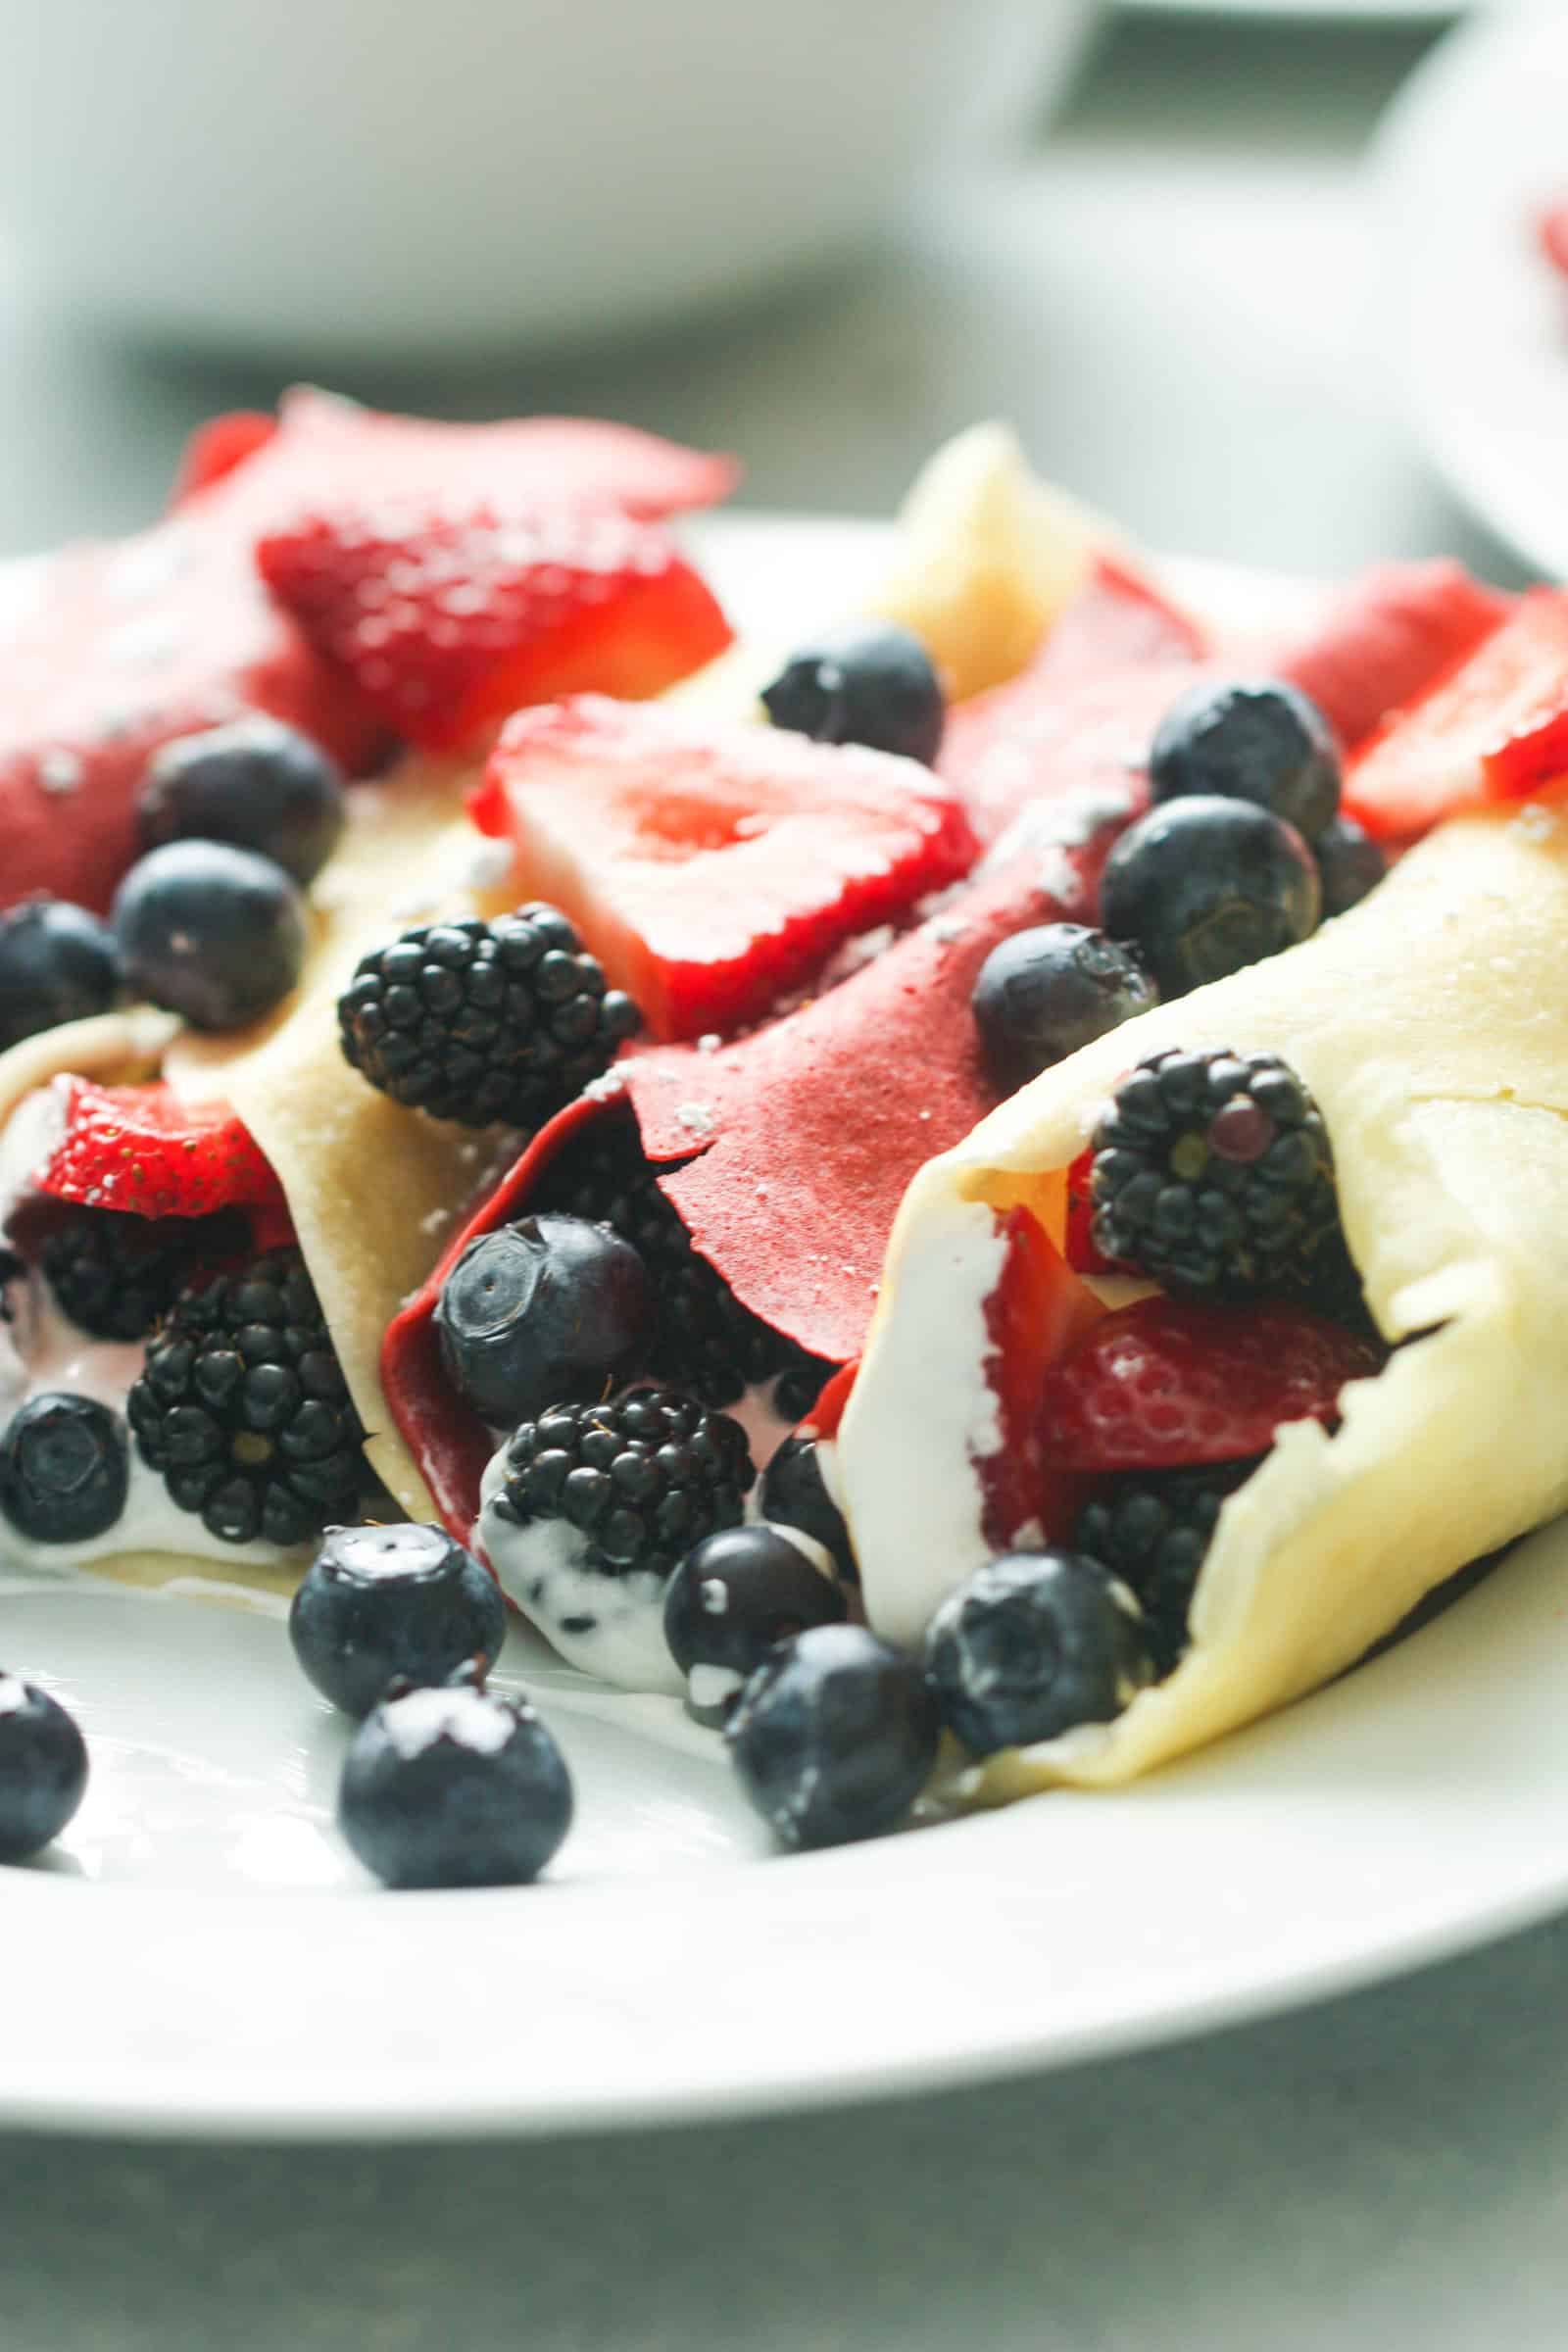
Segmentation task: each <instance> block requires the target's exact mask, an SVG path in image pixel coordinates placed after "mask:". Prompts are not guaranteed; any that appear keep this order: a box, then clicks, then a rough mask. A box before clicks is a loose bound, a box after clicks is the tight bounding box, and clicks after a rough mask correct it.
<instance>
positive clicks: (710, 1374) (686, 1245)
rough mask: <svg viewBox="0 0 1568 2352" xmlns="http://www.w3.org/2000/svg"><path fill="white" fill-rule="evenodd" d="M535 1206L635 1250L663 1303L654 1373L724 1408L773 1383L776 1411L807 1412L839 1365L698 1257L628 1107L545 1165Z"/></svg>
mask: <svg viewBox="0 0 1568 2352" xmlns="http://www.w3.org/2000/svg"><path fill="white" fill-rule="evenodd" d="M529 1206H530V1208H532V1209H535V1210H541V1211H542V1210H545V1209H555V1210H561V1211H564V1213H566V1214H568V1215H571V1216H577V1217H587V1218H590V1219H592V1220H594V1221H596V1222H599V1223H602V1224H606V1225H609V1226H611V1227H612V1228H613V1230H614V1231H615V1232H616V1233H618V1234H619V1235H620V1236H621V1238H622V1240H624V1241H628V1242H630V1243H631V1245H632V1247H633V1248H634V1249H635V1250H637V1251H638V1253H639V1255H640V1256H641V1258H642V1261H643V1264H644V1265H645V1266H646V1267H647V1269H648V1272H649V1276H650V1278H651V1279H652V1282H653V1286H654V1296H655V1298H656V1299H657V1301H658V1305H659V1321H658V1327H657V1330H656V1332H655V1334H654V1339H653V1342H652V1345H651V1347H650V1348H649V1351H648V1370H649V1371H650V1373H652V1374H653V1376H654V1377H655V1378H656V1379H658V1380H664V1381H669V1382H670V1383H672V1384H673V1385H674V1386H675V1387H677V1388H682V1389H689V1390H691V1392H692V1394H693V1395H694V1396H696V1397H701V1398H702V1400H703V1402H704V1403H705V1404H709V1405H719V1406H722V1405H728V1404H734V1403H736V1402H738V1401H739V1399H740V1398H741V1397H743V1396H744V1395H745V1393H746V1391H747V1390H748V1389H749V1388H753V1387H756V1386H758V1385H759V1384H760V1383H761V1382H763V1381H769V1380H773V1381H776V1382H777V1387H776V1388H775V1390H774V1393H773V1403H774V1406H775V1409H776V1410H777V1412H778V1414H779V1417H780V1418H781V1419H782V1420H785V1421H790V1422H796V1421H803V1420H804V1419H805V1418H806V1416H807V1414H808V1413H809V1411H810V1409H811V1407H812V1405H813V1404H814V1403H815V1402H816V1399H817V1397H819V1396H820V1394H821V1392H822V1387H823V1384H824V1382H825V1381H826V1380H827V1377H828V1375H829V1373H830V1372H831V1371H832V1369H833V1366H832V1365H831V1364H828V1363H825V1362H824V1361H823V1360H822V1359H821V1357H819V1356H814V1355H809V1354H808V1353H807V1351H806V1349H805V1348H798V1347H797V1346H796V1345H795V1343H794V1341H792V1340H787V1339H785V1338H784V1337H783V1335H782V1334H781V1333H779V1332H776V1331H774V1330H773V1329H772V1328H771V1326H770V1325H768V1324H766V1323H764V1322H763V1321H762V1320H761V1318H760V1316H758V1315H754V1314H753V1313H751V1311H750V1310H749V1308H747V1307H744V1306H742V1304H741V1302H740V1300H739V1299H737V1298H736V1297H735V1294H734V1292H733V1291H732V1290H731V1289H730V1288H729V1285H728V1284H727V1283H726V1282H725V1281H724V1279H723V1276H722V1275H720V1274H719V1273H717V1272H716V1271H715V1269H714V1268H713V1267H712V1266H711V1265H710V1264H709V1262H708V1260H707V1259H706V1258H705V1257H701V1256H699V1254H698V1252H697V1251H696V1250H694V1249H693V1247H692V1239H691V1236H690V1234H689V1233H688V1232H687V1230H686V1228H685V1226H684V1225H683V1224H682V1223H681V1221H680V1218H679V1216H678V1215H677V1213H676V1211H675V1209H674V1208H673V1207H672V1206H671V1204H670V1202H669V1201H666V1199H665V1198H664V1195H663V1194H662V1192H661V1191H660V1189H659V1182H658V1179H657V1177H656V1176H655V1174H654V1171H653V1169H652V1167H651V1166H650V1165H649V1163H648V1161H647V1160H646V1159H645V1158H644V1157H643V1153H642V1147H641V1144H640V1143H639V1141H638V1135H637V1121H636V1119H635V1117H634V1116H633V1114H632V1112H631V1111H630V1110H629V1109H628V1108H625V1107H624V1106H622V1107H621V1108H620V1109H618V1110H614V1111H612V1112H610V1113H608V1114H607V1115H606V1116H605V1117H604V1118H601V1119H596V1120H595V1121H594V1122H593V1124H592V1126H591V1127H590V1128H589V1129H588V1130H587V1131H586V1132H585V1133H584V1134H583V1135H582V1136H581V1137H580V1138H579V1139H577V1140H575V1141H573V1142H572V1143H570V1144H569V1145H568V1146H567V1147H566V1149H565V1150H564V1152H562V1153H561V1154H560V1156H559V1157H558V1158H557V1159H556V1160H555V1161H554V1162H553V1163H552V1164H551V1166H550V1167H549V1168H547V1169H546V1170H545V1173H544V1176H543V1178H542V1179H541V1181H540V1183H539V1186H538V1189H537V1191H536V1192H534V1193H533V1194H532V1195H531V1197H530V1200H529Z"/></svg>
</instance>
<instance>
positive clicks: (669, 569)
mask: <svg viewBox="0 0 1568 2352" xmlns="http://www.w3.org/2000/svg"><path fill="white" fill-rule="evenodd" d="M256 560H257V564H258V566H259V568H260V570H261V574H262V577H263V579H264V580H265V581H266V582H267V585H268V587H269V588H270V591H271V593H272V595H273V596H274V597H276V598H277V600H278V602H279V603H280V604H282V605H283V606H285V607H286V609H287V610H288V611H289V612H290V613H292V614H293V616H294V618H295V619H296V620H297V621H298V622H299V624H300V626H301V628H302V629H303V630H304V631H305V634H306V636H307V638H308V639H309V640H310V642H311V644H312V645H314V646H315V647H316V649H317V651H318V652H319V653H320V654H322V655H323V656H324V657H325V658H326V659H327V660H328V661H329V662H336V663H337V664H338V665H339V666H340V667H341V668H342V669H343V670H344V671H345V672H346V673H347V674H348V675H349V676H350V677H352V678H353V680H354V682H355V684H356V685H357V686H358V687H359V689H360V691H361V693H362V694H363V695H364V696H365V698H366V700H367V702H368V703H369V704H370V705H371V706H372V708H373V709H375V710H376V711H378V712H379V713H380V715H381V717H382V718H383V719H384V720H385V721H386V723H387V725H388V726H389V727H391V728H392V729H393V730H394V732H395V733H397V734H399V735H403V736H407V737H408V738H409V739H410V740H411V741H413V742H416V743H418V744H421V745H422V746H423V747H424V748H425V749H426V750H429V751H450V750H455V749H457V748H458V747H459V746H461V745H463V744H465V743H468V742H471V741H473V740H474V739H476V738H477V737H480V736H482V735H483V734H484V732H485V731H486V729H487V728H492V727H493V726H494V724H495V723H496V722H497V721H498V720H500V719H502V718H504V717H505V716H506V714H507V712H508V711H514V710H515V709H517V707H518V706H519V705H520V704H524V703H538V702H549V701H554V700H556V699H558V698H559V697H560V696H562V695H566V694H576V693H580V692H585V691H590V690H591V691H597V692H599V693H602V694H613V695H620V696H624V697H625V698H627V699H628V700H636V699H638V698H641V697H644V696H648V695H655V694H662V692H663V690H664V688H665V687H666V686H672V685H673V684H674V683H675V681H676V679H677V678H683V677H685V676H686V675H687V674H688V673H689V672H690V671H691V670H694V669H697V668H700V667H701V666H702V664H703V663H704V662H710V661H711V660H712V659H713V657H714V656H715V655H716V654H720V653H722V652H723V650H724V648H725V646H727V645H728V643H729V642H730V630H729V625H728V623H727V622H726V621H725V619H724V615H723V613H721V612H720V610H719V608H718V605H717V604H716V602H715V601H714V599H713V596H712V594H711V591H710V590H709V589H708V587H707V586H706V585H705V584H704V582H703V580H702V579H701V578H700V577H699V575H698V574H697V572H696V571H694V570H693V568H692V566H691V565H690V564H688V563H686V562H685V560H684V559H683V558H682V557H681V555H680V554H679V552H678V551H677V549H676V547H675V545H674V542H673V541H672V540H671V539H669V538H668V537H667V536H666V534H665V533H664V532H663V531H662V530H661V529H660V528H659V527H658V526H657V525H656V524H654V523H647V522H637V521H634V520H633V519H632V518H631V517H630V516H628V515H620V514H617V513H614V512H613V511H595V510H593V509H578V510H573V509H570V508H559V509H556V510H555V511H553V512H552V511H542V510H536V511H534V512H533V513H531V514H512V513H504V512H502V511H500V510H498V509H496V508H494V507H489V506H480V507H477V508H469V509H463V510H457V509H453V508H450V507H449V506H447V505H446V504H444V503H440V502H438V503H436V504H434V505H432V506H429V507H414V508H399V509H394V510H391V511H387V510H385V509H383V508H369V509H363V508H355V507H349V508H339V507H334V508H333V509H331V510H330V511H329V512H327V513H325V514H307V515H302V516H299V517H297V518H295V519H293V520H291V521H290V522H288V523H286V524H285V525H284V526H283V527H282V528H281V529H279V530H277V531H272V532H269V533H268V534H267V535H266V536H264V537H263V538H262V539H261V540H260V541H259V542H258V544H257V550H256Z"/></svg>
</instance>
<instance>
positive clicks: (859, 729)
mask: <svg viewBox="0 0 1568 2352" xmlns="http://www.w3.org/2000/svg"><path fill="white" fill-rule="evenodd" d="M762 702H763V705H764V707H765V708H766V711H767V715H768V717H769V718H770V719H771V720H772V722H773V724H774V726H775V727H787V728H788V729H789V730H790V732H791V733H792V734H796V735H809V736H810V738H811V740H812V741H813V743H863V744H869V745H870V747H871V749H872V750H873V751H878V752H902V753H903V754H904V756H905V758H906V759H907V760H921V761H923V762H924V764H925V765H926V766H927V767H929V766H930V764H931V762H932V761H933V760H935V758H936V756H937V752H938V750H939V749H940V747H941V743H942V728H943V722H944V719H945V718H946V715H947V711H946V705H945V704H944V701H943V695H942V687H941V685H940V683H939V681H938V678H937V673H936V670H935V669H934V668H933V666H932V662H931V657H930V655H929V654H928V653H927V652H926V650H925V647H924V646H923V645H922V644H921V643H920V640H919V638H918V637H916V636H915V635H914V634H913V633H912V631H910V630H908V629H901V628H900V627H899V626H898V625H897V623H896V622H893V621H887V620H853V621H848V622H846V623H845V624H844V626H843V627H841V628H837V629H830V630H829V631H828V632H827V633H826V634H825V635H824V636H821V637H817V638H815V639H813V641H812V642H811V643H810V644H809V645H806V646H803V647H802V648H801V650H800V652H799V653H797V654H794V655H792V656H791V658H790V660H789V661H788V662H786V663H785V665H784V667H783V669H781V670H780V672H779V674H778V676H777V677H776V678H775V679H774V680H773V683H772V684H771V686H764V688H763V689H762Z"/></svg>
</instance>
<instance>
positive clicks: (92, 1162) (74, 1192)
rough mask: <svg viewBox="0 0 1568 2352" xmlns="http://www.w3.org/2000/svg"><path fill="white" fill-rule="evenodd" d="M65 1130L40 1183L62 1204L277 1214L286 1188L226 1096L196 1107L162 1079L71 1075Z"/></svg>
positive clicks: (189, 1213)
mask: <svg viewBox="0 0 1568 2352" xmlns="http://www.w3.org/2000/svg"><path fill="white" fill-rule="evenodd" d="M65 1095H66V1102H65V1133H64V1135H63V1136H62V1138H61V1140H60V1142H59V1143H58V1144H57V1145H56V1147H55V1149H54V1150H53V1151H52V1152H51V1153H50V1155H49V1158H48V1159H47V1161H46V1162H45V1164H44V1165H43V1167H41V1168H39V1169H38V1170H36V1172H35V1173H34V1175H33V1177H32V1182H33V1184H34V1185H35V1186H36V1187H37V1189H38V1190H39V1191H40V1192H44V1193H49V1194H51V1195H52V1196H53V1197H54V1198H55V1199H56V1200H57V1201H79V1202H80V1203H81V1204H82V1205H83V1206H85V1207H88V1208H118V1209H124V1210H127V1211H129V1212H130V1213H131V1214H132V1215H134V1216H139V1217H205V1216H211V1215H212V1214H213V1213H214V1212H215V1211H216V1210H218V1209H221V1208H249V1209H252V1210H254V1211H256V1212H258V1213H259V1214H260V1215H262V1216H264V1217H267V1218H269V1219H270V1220H272V1223H271V1224H270V1227H269V1233H271V1232H273V1231H275V1221H276V1219H277V1218H278V1216H279V1215H280V1214H281V1213H282V1211H283V1191H282V1187H281V1186H280V1185H279V1183H278V1181H277V1178H276V1177H275V1176H274V1175H273V1173H272V1170H271V1168H270V1165H269V1163H268V1161H267V1160H266V1159H264V1158H263V1156H262V1154H261V1152H260V1151H259V1150H258V1149H257V1147H256V1145H255V1143H254V1142H253V1141H252V1139H251V1136H250V1134H249V1132H248V1130H247V1129H246V1128H244V1127H242V1126H241V1124H240V1122H239V1120H238V1119H237V1118H236V1117H235V1116H234V1113H233V1112H232V1111H231V1110H230V1109H229V1108H228V1106H227V1104H226V1103H202V1104H201V1105H200V1106H198V1107H194V1108H193V1107H191V1106H189V1105H187V1104H185V1103H180V1102H179V1101H178V1100H177V1099H176V1097H175V1096H174V1094H173V1092H172V1089H171V1088H169V1087H167V1086H164V1085H152V1086H96V1085H94V1084H93V1083H92V1082H91V1081H90V1080H89V1079H86V1078H71V1079H68V1080H66V1081H65Z"/></svg>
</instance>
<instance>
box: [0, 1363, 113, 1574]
mask: <svg viewBox="0 0 1568 2352" xmlns="http://www.w3.org/2000/svg"><path fill="white" fill-rule="evenodd" d="M129 1481H130V1459H129V1448H128V1447H127V1446H126V1444H125V1431H124V1425H123V1422H122V1421H121V1420H120V1419H119V1417H118V1416H117V1415H116V1414H114V1413H112V1412H111V1411H110V1410H109V1407H108V1406H107V1405H106V1404H100V1403H99V1402H98V1400H97V1398H96V1397H75V1396H69V1395H62V1396H50V1397H29V1399H28V1401H27V1402H26V1403H25V1404H24V1405H21V1406H19V1407H18V1409H17V1411H16V1412H15V1413H14V1414H13V1415H12V1419H11V1424H10V1427H9V1428H8V1429H7V1431H6V1434H5V1436H4V1438H3V1439H0V1510H3V1511H4V1513H5V1515H6V1517H7V1519H9V1520H10V1522H11V1525H12V1526H13V1527H14V1528H15V1529H16V1531H17V1533H18V1534H19V1535H22V1536H26V1537H28V1538H29V1539H30V1541H31V1542H33V1543H34V1544H86V1543H90V1542H91V1540H92V1539H93V1537H95V1536H102V1535H107V1533H108V1531H109V1530H110V1528H112V1527H113V1526H114V1525H115V1524H116V1522H117V1521H118V1520H119V1518H120V1516H121V1514H122V1512H123V1510H124V1507H125V1495H126V1492H127V1490H128V1487H129Z"/></svg>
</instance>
